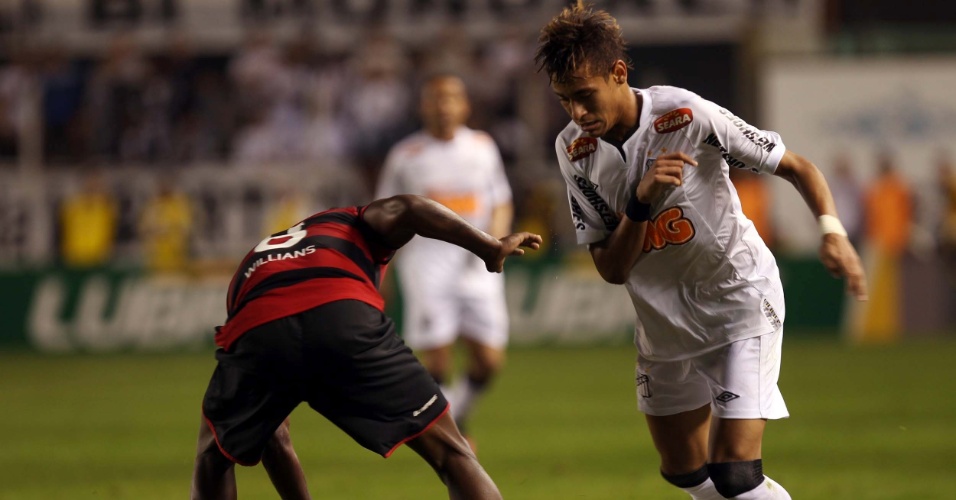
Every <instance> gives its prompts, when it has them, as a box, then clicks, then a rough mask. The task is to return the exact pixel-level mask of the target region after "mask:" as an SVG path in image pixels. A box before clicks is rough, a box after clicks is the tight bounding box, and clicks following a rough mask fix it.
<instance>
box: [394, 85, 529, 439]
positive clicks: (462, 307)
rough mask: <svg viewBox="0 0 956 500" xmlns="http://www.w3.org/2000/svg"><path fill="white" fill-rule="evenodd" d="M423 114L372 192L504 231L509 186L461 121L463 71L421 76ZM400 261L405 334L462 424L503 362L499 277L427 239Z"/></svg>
mask: <svg viewBox="0 0 956 500" xmlns="http://www.w3.org/2000/svg"><path fill="white" fill-rule="evenodd" d="M420 113H421V117H422V122H423V130H421V131H419V132H417V133H415V134H412V135H411V136H409V137H407V138H405V139H404V140H402V141H401V142H399V143H398V144H396V145H395V146H394V147H393V148H392V150H391V151H390V152H389V154H388V157H387V158H386V161H385V166H384V168H383V171H382V175H381V177H380V180H379V185H378V188H377V193H376V197H389V196H394V195H397V194H418V195H423V196H426V197H429V198H431V199H433V200H436V201H438V202H439V203H441V204H443V205H445V206H447V207H449V208H451V209H452V210H453V211H455V212H456V213H457V214H458V215H460V216H461V217H462V218H464V219H465V220H466V221H468V222H469V223H471V224H473V225H474V226H476V227H478V228H480V229H482V230H484V231H487V232H488V233H489V234H491V235H494V236H495V237H501V236H504V235H505V234H508V233H509V232H510V229H511V223H512V218H513V213H514V211H513V207H512V201H511V187H510V186H509V184H508V180H507V177H506V176H505V172H504V165H503V164H502V160H501V155H500V153H499V152H498V147H497V146H496V145H495V143H494V141H493V140H492V138H491V136H489V135H488V134H486V133H484V132H481V131H477V130H473V129H471V128H468V127H467V126H465V122H466V120H467V119H468V116H469V113H470V104H469V100H468V96H467V92H466V88H465V84H464V82H463V81H462V80H461V78H459V77H457V76H455V75H451V74H436V75H433V76H431V77H429V78H428V79H426V81H425V82H424V84H423V86H422V90H421V99H420ZM396 269H397V270H398V275H399V282H400V285H401V289H402V299H403V301H404V304H405V310H404V316H403V322H404V323H403V324H404V328H403V335H404V338H405V342H406V343H407V344H408V345H409V346H410V347H411V348H412V349H415V350H416V351H418V352H419V354H420V355H421V357H422V362H423V364H424V365H425V367H426V368H427V369H428V371H429V373H431V374H432V376H433V377H434V378H435V380H436V381H438V383H439V385H441V387H442V391H443V393H444V394H445V397H446V398H447V399H448V401H449V403H450V405H451V413H452V417H453V418H454V419H455V421H456V423H458V425H459V427H464V424H465V421H466V419H467V417H468V415H469V414H470V413H471V410H472V408H473V405H474V403H475V401H476V400H477V399H478V397H479V396H480V395H481V394H482V393H483V392H484V390H485V389H486V388H487V387H488V384H489V383H490V381H491V380H492V378H493V377H494V376H495V374H496V373H498V371H499V370H500V369H501V366H502V364H503V362H504V356H505V354H504V349H505V346H506V344H507V342H508V314H507V307H506V304H505V297H504V278H503V276H502V275H501V274H492V273H488V272H485V270H484V267H483V264H482V261H481V259H478V258H477V257H475V256H474V255H472V254H471V253H469V252H468V251H463V249H461V248H458V247H455V246H454V245H449V244H447V243H444V242H441V241H438V240H428V239H426V238H419V239H416V240H413V241H412V242H410V243H409V244H408V245H406V246H405V248H403V249H402V251H401V252H399V253H398V254H397V256H396ZM459 337H460V338H461V340H462V342H463V344H464V345H465V346H466V347H467V351H468V357H467V360H468V361H467V363H468V366H467V367H466V370H465V373H464V374H463V376H462V377H458V379H457V381H456V382H455V383H454V385H451V384H449V382H451V381H450V375H451V370H452V358H453V356H452V347H453V346H454V344H455V342H456V340H458V339H459ZM463 432H464V431H463ZM471 442H472V444H473V441H471Z"/></svg>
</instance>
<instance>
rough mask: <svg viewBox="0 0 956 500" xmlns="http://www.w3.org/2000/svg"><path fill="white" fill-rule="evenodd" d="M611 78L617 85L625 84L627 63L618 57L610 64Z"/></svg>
mask: <svg viewBox="0 0 956 500" xmlns="http://www.w3.org/2000/svg"><path fill="white" fill-rule="evenodd" d="M611 79H612V80H614V83H616V84H618V85H626V84H627V63H625V62H624V61H622V60H620V59H618V60H617V61H615V62H614V65H613V66H611Z"/></svg>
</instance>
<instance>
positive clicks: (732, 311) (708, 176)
mask: <svg viewBox="0 0 956 500" xmlns="http://www.w3.org/2000/svg"><path fill="white" fill-rule="evenodd" d="M634 91H635V92H639V93H640V95H641V96H642V98H643V105H642V108H641V116H640V123H639V128H638V130H637V131H636V132H635V133H634V134H633V135H632V136H631V137H630V138H628V139H627V141H626V142H625V143H624V144H623V146H622V148H621V150H618V149H617V148H616V147H614V146H613V145H611V144H609V143H607V142H605V141H603V140H600V139H594V138H591V137H589V136H587V134H585V133H584V132H583V131H582V130H581V128H580V127H578V126H577V125H575V124H574V123H573V122H572V123H570V124H569V125H568V126H567V127H566V128H565V129H564V130H563V131H562V132H561V134H560V135H559V136H558V139H557V141H556V145H555V146H556V149H557V153H558V162H559V164H560V166H561V173H562V175H563V176H564V179H565V181H566V183H567V185H568V195H569V201H570V205H571V217H572V221H573V223H574V226H575V229H576V231H577V239H578V243H582V244H583V243H595V242H598V241H601V240H603V239H605V238H606V237H608V236H609V235H610V234H611V232H612V231H613V230H614V228H615V227H617V224H618V217H617V214H618V213H621V212H623V211H624V209H625V207H626V205H627V202H628V200H629V199H630V197H631V194H632V193H634V190H635V188H636V186H637V184H638V182H639V181H640V179H641V177H642V176H643V175H644V173H645V172H646V171H647V170H648V168H649V167H650V166H651V164H653V162H654V160H655V159H656V158H657V156H658V155H660V154H664V153H672V152H683V153H686V154H687V155H689V156H691V157H692V158H694V159H696V160H697V162H698V166H696V167H693V166H689V165H685V166H684V177H683V183H682V185H681V186H680V187H676V188H673V189H671V190H669V191H667V192H665V194H664V195H663V196H662V197H661V199H659V200H657V201H655V202H654V204H653V205H652V206H651V221H650V222H648V228H647V236H646V237H645V240H644V248H643V253H642V254H641V256H640V257H639V258H638V260H637V263H636V264H635V265H634V268H633V269H632V270H631V273H630V276H629V277H628V281H627V283H626V285H625V286H626V288H627V290H628V292H629V293H630V296H631V300H632V302H633V303H634V308H635V310H636V311H637V316H638V324H637V328H636V333H635V344H636V345H637V347H638V350H639V352H640V353H641V355H642V356H643V357H645V358H647V359H653V360H678V359H686V358H689V357H692V356H694V355H696V354H699V353H702V352H705V351H708V350H710V349H713V348H716V347H719V346H721V345H724V344H727V343H729V342H734V341H736V340H740V339H744V338H749V337H755V336H758V335H763V334H766V333H770V332H772V331H774V330H775V329H776V328H778V327H779V326H780V324H781V322H782V321H783V318H784V301H783V290H782V287H781V284H780V275H779V271H778V270H777V264H776V261H775V260H774V258H773V255H772V254H771V253H770V250H769V249H768V248H767V246H766V245H765V244H764V242H763V240H761V238H760V236H758V234H757V231H756V229H755V228H754V226H753V223H751V222H750V220H748V219H747V218H746V217H745V216H744V214H743V212H742V210H741V208H740V199H739V198H738V196H737V192H736V190H735V189H734V187H733V184H731V182H730V178H729V169H730V168H748V169H751V170H753V171H754V172H765V173H772V172H773V171H774V170H775V169H776V167H777V164H778V163H779V162H780V159H781V158H782V157H783V154H784V151H785V147H784V145H783V142H782V141H781V139H780V136H779V135H778V134H777V133H775V132H768V131H763V130H758V129H755V128H754V127H752V126H750V125H748V124H747V123H746V122H744V121H743V120H741V119H740V118H737V117H736V116H734V115H733V114H731V113H730V112H729V111H727V110H726V109H723V108H721V107H720V106H717V105H716V104H714V103H712V102H710V101H707V100H705V99H703V98H701V97H700V96H698V95H697V94H694V93H693V92H690V91H687V90H684V89H679V88H675V87H664V86H661V87H651V88H648V89H643V90H642V89H634ZM622 153H623V155H622Z"/></svg>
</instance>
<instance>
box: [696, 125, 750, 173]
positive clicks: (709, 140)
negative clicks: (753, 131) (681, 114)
mask: <svg viewBox="0 0 956 500" xmlns="http://www.w3.org/2000/svg"><path fill="white" fill-rule="evenodd" d="M704 144H707V145H708V146H713V147H715V148H717V150H718V151H720V157H721V158H723V159H724V161H725V162H727V165H729V166H731V167H734V168H747V164H746V163H744V162H742V161H740V160H738V159H737V158H734V157H733V156H731V155H730V151H727V148H725V147H724V145H723V144H721V143H720V139H718V138H717V134H715V133H713V132H711V134H710V135H708V136H707V137H706V138H705V139H704ZM750 170H753V171H754V172H757V169H756V168H751V169H750Z"/></svg>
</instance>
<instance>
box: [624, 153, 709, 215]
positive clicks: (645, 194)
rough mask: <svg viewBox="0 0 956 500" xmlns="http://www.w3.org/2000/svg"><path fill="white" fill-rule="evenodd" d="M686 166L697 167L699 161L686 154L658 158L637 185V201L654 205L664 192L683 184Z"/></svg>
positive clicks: (670, 154) (668, 154) (665, 155)
mask: <svg viewBox="0 0 956 500" xmlns="http://www.w3.org/2000/svg"><path fill="white" fill-rule="evenodd" d="M685 164H686V165H693V166H695V167H696V166H697V161H696V160H694V159H693V158H691V157H690V156H688V155H687V154H685V153H667V154H662V155H660V156H658V157H657V159H656V160H654V164H652V165H651V168H650V169H648V171H647V173H646V174H644V177H642V178H641V182H640V183H639V184H638V185H637V192H636V194H637V200H638V201H640V202H641V203H647V204H650V203H654V202H655V201H657V199H658V198H660V196H661V193H663V192H664V190H666V189H670V188H672V187H677V186H680V185H681V184H683V182H684V165H685Z"/></svg>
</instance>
